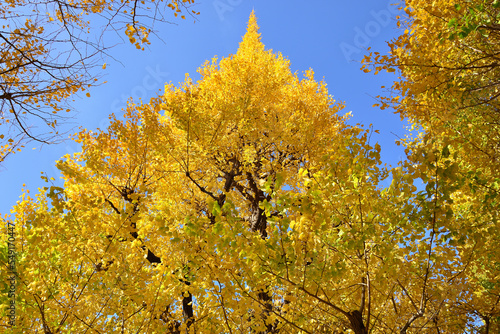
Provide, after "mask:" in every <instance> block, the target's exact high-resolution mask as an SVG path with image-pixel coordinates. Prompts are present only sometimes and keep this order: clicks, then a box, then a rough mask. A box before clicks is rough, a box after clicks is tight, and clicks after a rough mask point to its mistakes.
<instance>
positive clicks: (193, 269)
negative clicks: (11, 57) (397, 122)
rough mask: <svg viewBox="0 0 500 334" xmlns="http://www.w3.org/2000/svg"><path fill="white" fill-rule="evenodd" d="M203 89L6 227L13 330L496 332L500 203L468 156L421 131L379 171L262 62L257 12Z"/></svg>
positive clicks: (307, 89)
mask: <svg viewBox="0 0 500 334" xmlns="http://www.w3.org/2000/svg"><path fill="white" fill-rule="evenodd" d="M409 12H410V13H411V11H409ZM404 36H406V37H402V38H408V35H407V34H406V35H404ZM376 59H378V58H376ZM384 59H385V58H384ZM377 61H378V60H377ZM397 68H398V69H401V68H400V67H397ZM199 73H200V74H201V78H200V79H199V80H198V81H197V82H194V81H193V80H192V79H191V78H190V77H189V75H186V79H185V81H184V82H183V83H181V84H180V85H179V86H174V85H166V87H165V92H164V94H163V95H161V96H159V97H158V98H154V99H151V101H149V103H144V104H133V103H132V102H131V103H129V105H128V108H127V110H126V112H125V116H124V118H123V119H118V118H115V117H114V116H111V118H112V122H111V125H110V126H109V127H108V129H106V130H102V131H101V130H98V131H95V132H92V131H86V130H84V131H82V132H80V133H78V134H77V135H76V136H75V138H74V140H76V141H77V142H78V143H81V145H82V151H81V152H79V153H76V154H74V155H71V156H70V155H67V156H65V157H64V158H63V159H62V160H60V161H59V162H58V168H59V169H60V170H61V172H62V174H63V178H64V186H63V187H56V186H54V185H52V186H51V185H50V182H51V181H50V180H47V182H48V183H49V184H48V185H47V187H46V188H44V189H40V191H39V193H38V194H37V195H35V197H33V196H32V195H30V194H29V192H28V191H25V192H24V194H23V196H22V198H21V200H20V201H19V202H18V204H17V205H16V206H15V207H14V208H13V210H12V217H11V218H10V219H11V220H8V219H7V220H6V223H7V224H8V223H10V224H14V225H15V230H16V235H17V239H16V240H17V244H16V247H17V249H18V257H17V270H18V276H17V277H16V279H17V281H18V295H17V299H16V307H17V317H16V327H15V330H18V331H19V332H37V331H38V332H40V331H44V332H45V333H56V332H67V333H81V332H85V331H89V332H90V331H93V332H99V333H113V332H123V333H129V332H130V333H132V332H135V333H355V334H368V333H417V332H419V333H435V332H440V333H462V332H466V331H468V330H470V329H471V328H477V327H478V324H482V323H481V322H483V324H484V326H483V329H485V330H486V331H488V330H489V331H490V332H492V331H495V330H496V329H498V321H497V320H496V319H497V317H498V315H499V311H500V310H499V309H498V296H499V289H498V287H497V280H498V274H499V271H498V266H497V263H498V251H497V250H496V248H495V245H496V244H495V242H496V241H497V240H498V237H499V235H498V229H497V228H496V227H497V220H498V217H497V211H498V209H494V210H489V211H488V209H491V208H494V205H495V203H496V202H495V201H496V197H494V196H493V195H492V193H490V192H489V191H488V189H485V188H484V187H480V186H479V183H478V181H477V180H476V181H474V182H476V183H474V182H473V180H474V179H473V176H474V175H472V176H470V175H469V174H467V173H466V172H464V170H465V169H464V168H465V162H463V160H461V155H462V154H463V151H461V147H460V146H454V144H453V142H451V141H450V140H449V139H448V138H447V137H446V136H445V137H438V138H435V137H432V132H431V131H429V132H424V131H422V132H421V133H419V134H417V135H416V139H407V140H403V141H402V144H403V145H406V148H407V154H408V158H407V160H405V161H403V162H402V163H401V165H400V166H398V167H395V168H392V169H389V168H387V167H385V166H382V165H381V161H380V149H381V148H380V146H379V145H378V144H372V143H370V135H371V131H370V130H365V129H362V128H360V127H357V126H350V125H348V124H346V120H347V117H348V116H340V115H338V112H339V111H340V110H341V109H342V108H343V104H342V103H339V102H336V101H335V100H334V99H333V97H332V96H331V95H330V94H329V93H328V90H327V88H326V83H324V82H322V81H319V82H318V81H316V80H315V79H314V72H313V71H312V70H311V69H309V70H307V71H305V72H304V76H303V78H300V77H299V75H297V74H294V73H291V71H290V65H289V61H288V60H287V59H286V58H285V57H284V56H282V55H281V54H280V53H274V52H272V51H271V50H266V49H265V47H264V45H263V44H262V42H261V38H260V33H259V28H258V25H257V21H256V17H255V15H254V13H253V12H252V14H251V15H250V19H249V22H248V28H247V32H246V34H245V36H244V37H243V40H242V41H241V43H240V46H239V49H238V51H237V52H236V54H234V55H231V56H228V57H226V58H222V59H220V60H219V59H213V60H212V61H207V62H206V63H205V64H204V65H203V66H202V67H201V68H200V69H199ZM415 117H416V116H415ZM418 124H420V123H418ZM422 126H423V125H422ZM424 130H427V129H426V128H425V127H424ZM388 178H390V180H391V181H392V183H391V184H390V186H388V187H385V188H384V187H382V185H381V181H383V180H385V179H388ZM418 182H421V183H423V186H421V187H417V185H418ZM487 212H489V213H487ZM478 213H481V215H478ZM2 261H4V262H5V260H4V259H2ZM1 270H2V277H5V276H6V275H3V274H4V271H5V266H2V267H1ZM2 305H4V306H5V307H4V309H3V310H5V312H6V307H7V305H8V304H6V303H4V304H2ZM5 314H7V313H5ZM0 321H1V322H0V325H5V326H7V324H8V318H7V317H6V316H3V317H2V318H1V320H0Z"/></svg>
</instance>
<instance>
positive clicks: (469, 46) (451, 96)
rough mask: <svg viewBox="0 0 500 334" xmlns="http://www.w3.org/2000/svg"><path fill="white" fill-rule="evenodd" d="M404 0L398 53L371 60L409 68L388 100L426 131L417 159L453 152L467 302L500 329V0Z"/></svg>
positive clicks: (414, 153)
mask: <svg viewBox="0 0 500 334" xmlns="http://www.w3.org/2000/svg"><path fill="white" fill-rule="evenodd" d="M405 5H406V9H405V10H406V17H401V18H400V19H399V23H398V24H399V26H400V27H401V28H402V29H404V33H403V34H401V36H399V37H398V38H397V39H395V40H394V41H392V42H391V43H389V46H390V52H389V54H380V53H377V52H372V53H370V54H369V55H367V56H366V57H365V60H364V62H365V65H364V66H363V67H364V69H365V71H370V70H371V69H374V70H375V72H376V73H377V72H378V71H381V70H387V71H390V72H395V71H398V73H399V75H400V76H399V79H398V80H396V81H395V82H394V85H393V86H392V91H391V92H392V95H387V96H381V97H380V100H381V102H380V105H381V107H382V108H385V107H388V106H392V107H393V108H394V109H395V110H396V112H397V113H399V114H400V115H401V117H402V118H408V119H409V120H410V121H411V122H412V124H413V125H414V128H415V129H418V130H419V131H421V132H422V133H421V134H420V135H418V136H417V137H416V138H414V139H412V140H406V141H405V143H404V144H405V145H406V147H407V152H408V154H409V160H408V162H407V164H408V166H409V167H408V168H410V169H411V168H412V167H411V166H412V165H414V164H417V165H420V166H423V165H431V164H434V165H436V164H435V163H434V162H433V160H435V159H436V158H437V157H438V156H440V155H441V156H443V155H444V156H447V158H446V159H450V158H452V160H450V162H449V163H448V166H447V168H445V169H443V167H441V168H438V172H439V171H441V172H443V171H445V170H446V169H448V172H447V173H446V174H445V175H443V176H445V177H446V178H448V179H449V182H451V183H454V185H453V187H452V188H451V189H450V191H449V194H448V196H449V199H448V202H449V203H450V204H449V211H450V212H449V216H452V217H453V219H454V220H455V223H458V224H459V225H457V228H458V229H459V231H460V233H459V232H458V231H456V232H454V233H455V234H456V235H455V236H453V238H452V239H451V240H454V241H455V242H457V244H456V251H457V252H458V253H460V257H457V259H456V260H455V261H463V264H464V265H466V266H467V268H468V269H469V272H468V273H467V275H466V277H467V283H468V284H470V286H471V291H470V292H469V295H468V296H467V298H464V299H463V300H461V301H460V307H459V309H460V312H463V313H467V314H471V315H474V316H475V317H476V318H477V319H478V321H477V323H478V324H482V325H480V326H482V328H481V329H480V330H481V331H483V332H486V333H492V332H498V331H499V330H500V329H499V316H500V309H499V302H500V290H499V280H498V277H499V274H500V272H499V269H500V268H499V263H500V254H499V253H498V251H497V249H498V247H497V244H498V240H499V234H498V224H499V210H498V208H499V200H500V197H499V195H500V178H499V176H500V164H499V154H500V151H499V149H500V145H499V143H500V141H499V140H500V137H499V134H500V128H499V121H500V118H499V115H500V114H499V112H498V111H499V102H498V101H499V99H498V98H499V96H500V95H499V92H498V89H499V82H498V76H499V72H498V71H499V68H498V52H499V48H498V39H499V34H498V31H499V30H498V27H499V26H498V19H499V15H500V3H499V2H498V1H482V0H472V1H462V2H453V1H444V0H440V1H432V2H429V1H420V0H409V1H405ZM423 180H424V181H425V182H426V181H427V180H428V178H424V179H423ZM433 185H435V184H434V183H432V182H431V183H427V187H431V186H433ZM460 258H461V260H458V259H460ZM480 326H478V327H480ZM476 330H477V331H479V329H476Z"/></svg>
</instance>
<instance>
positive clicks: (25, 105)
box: [0, 0, 198, 162]
mask: <svg viewBox="0 0 500 334" xmlns="http://www.w3.org/2000/svg"><path fill="white" fill-rule="evenodd" d="M193 4H194V0H183V1H180V0H179V1H178V0H172V1H170V0H166V1H156V2H155V1H139V0H116V1H113V0H111V1H88V0H77V1H66V0H55V1H26V0H13V1H3V2H2V3H1V4H0V18H1V19H2V26H1V27H0V162H1V161H3V160H4V159H5V157H6V156H7V155H9V154H11V153H14V152H16V151H18V150H20V149H21V147H22V145H23V144H24V143H26V142H27V141H29V140H35V141H38V142H42V143H48V142H50V141H53V140H54V139H57V138H58V136H57V131H58V129H59V126H58V125H59V124H58V122H59V123H60V122H61V120H64V118H65V116H64V115H65V114H66V112H69V111H72V108H71V104H70V103H68V102H69V98H70V97H71V96H73V95H74V94H76V93H78V92H83V91H88V89H89V87H91V86H94V85H97V84H101V83H102V82H101V81H100V80H99V78H100V77H99V72H98V71H97V68H100V67H102V66H103V63H104V62H105V61H103V58H104V57H105V56H108V55H109V49H110V48H111V47H112V46H113V45H112V44H110V42H109V37H108V35H110V34H109V33H110V32H116V33H118V34H119V37H120V38H122V35H121V34H122V33H123V32H124V33H125V35H126V37H127V39H128V40H129V41H130V43H132V44H133V45H135V47H136V48H138V49H143V50H144V45H146V44H149V35H150V34H152V33H154V31H152V28H151V27H152V26H153V25H154V23H155V22H165V21H168V20H169V16H170V15H169V14H170V13H172V14H173V15H172V17H178V16H179V17H182V18H183V19H184V18H185V17H186V15H191V16H195V15H196V14H198V13H197V12H195V11H194V10H193V9H190V7H191V6H192V5H193ZM114 44H116V43H114ZM104 67H105V64H104ZM86 94H87V95H88V96H89V93H88V92H87V93H86Z"/></svg>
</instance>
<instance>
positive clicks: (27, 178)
mask: <svg viewBox="0 0 500 334" xmlns="http://www.w3.org/2000/svg"><path fill="white" fill-rule="evenodd" d="M393 2H395V1H394V0H389V1H386V0H380V1H369V0H363V1H362V0H351V1H335V0H321V1H320V0H318V1H308V2H306V1H284V0H275V1H264V0H254V1H251V0H208V1H203V2H201V3H199V4H198V5H196V6H195V7H194V9H196V10H198V11H200V12H201V13H200V15H199V16H198V17H197V21H196V22H194V23H193V20H192V19H189V18H188V19H186V20H185V21H179V20H174V19H173V20H172V21H173V22H175V23H178V24H160V25H157V26H156V29H157V30H158V36H159V37H160V38H161V39H162V40H163V41H160V40H159V39H158V38H151V42H152V44H151V45H150V46H149V48H146V50H145V51H139V50H136V49H135V48H134V47H133V46H132V45H128V42H127V44H123V45H118V46H117V47H115V48H114V49H112V50H111V51H110V54H111V55H112V56H113V57H114V58H116V59H117V60H119V61H120V62H117V61H115V60H113V59H104V60H103V63H104V62H106V63H107V68H106V70H104V80H106V81H107V83H106V84H104V85H102V86H99V87H94V88H92V89H91V90H90V94H91V97H90V98H87V97H85V96H84V95H83V94H82V95H81V96H80V97H77V98H76V102H75V103H74V104H73V106H74V107H75V109H76V110H77V111H78V113H77V114H76V115H75V117H74V119H73V120H71V122H72V123H71V124H67V125H65V126H64V127H63V128H62V130H64V131H70V130H71V129H72V130H71V131H70V133H74V132H76V131H77V130H78V127H80V126H81V127H82V128H86V129H96V128H98V127H100V128H104V127H106V126H107V124H108V116H109V114H111V113H115V114H116V115H118V116H119V115H120V114H121V113H122V111H121V108H122V107H124V106H125V105H126V100H127V99H128V98H130V97H132V98H134V99H139V98H143V99H146V100H148V99H149V98H150V97H152V96H155V95H156V94H157V93H159V92H160V90H162V89H163V86H164V83H165V82H172V83H174V84H177V83H178V82H181V81H183V80H184V76H185V73H189V74H190V75H191V76H192V77H194V78H196V77H197V76H196V69H197V68H198V67H199V66H200V65H201V64H203V62H204V61H205V60H207V59H211V58H213V57H214V56H218V57H219V58H221V57H225V56H228V55H229V54H234V53H235V52H236V50H237V48H238V44H239V42H240V41H241V37H242V36H243V35H244V33H245V30H246V23H247V21H248V17H249V15H250V12H251V11H252V9H254V10H255V15H256V16H257V19H258V24H259V26H260V33H261V34H262V41H263V43H264V44H265V46H266V48H267V49H273V50H274V51H275V52H278V51H279V52H281V53H282V54H283V55H284V56H286V57H288V59H289V60H290V61H291V67H292V71H297V72H298V73H299V74H301V73H302V72H303V71H305V70H307V69H309V68H312V69H313V70H314V71H315V77H316V79H321V78H324V80H325V82H326V83H327V84H328V89H329V93H330V94H331V95H333V96H334V98H335V99H336V100H337V101H344V102H345V104H346V108H345V109H344V110H343V112H349V111H351V112H352V118H351V120H350V121H349V123H351V124H356V123H360V124H363V125H364V126H365V127H367V126H369V124H373V128H374V129H378V130H380V134H375V133H374V134H373V136H372V139H371V140H372V142H373V143H375V142H379V144H380V145H381V146H382V154H381V156H382V159H383V161H384V162H386V163H389V164H393V165H395V164H396V163H397V161H399V160H400V159H401V158H402V156H403V155H404V153H403V151H402V149H401V148H400V147H397V146H396V145H395V144H394V141H395V140H396V139H397V136H400V137H403V136H404V134H405V128H404V126H405V124H404V123H403V122H401V121H400V118H399V116H398V115H394V114H393V113H392V111H391V110H380V109H378V108H373V107H372V105H373V104H374V103H375V100H374V97H375V96H377V95H379V94H381V93H382V90H381V88H380V87H381V86H382V85H385V86H387V87H390V86H391V83H392V81H393V80H396V79H397V78H396V76H395V75H394V74H384V73H380V74H379V75H377V76H374V75H373V74H366V73H363V72H362V71H361V70H360V67H361V65H360V63H359V61H360V60H361V59H362V57H363V54H364V48H367V47H371V48H372V50H377V51H380V52H386V51H387V50H388V48H387V44H386V41H389V40H391V39H392V38H394V37H395V36H397V35H398V33H399V31H398V29H397V28H396V21H395V16H396V15H397V10H396V7H395V6H391V3H393ZM124 37H125V36H124ZM78 150H79V146H78V145H77V144H76V143H74V142H72V141H70V140H67V141H65V142H63V143H59V144H55V145H44V146H42V147H41V146H40V145H39V144H37V143H29V144H28V145H26V148H24V151H22V152H21V153H17V154H15V155H12V156H10V157H9V158H8V159H7V160H6V161H5V162H4V163H3V164H2V166H0V184H1V185H2V191H1V194H0V213H1V214H2V215H3V214H6V213H9V211H10V209H11V208H12V206H13V205H14V204H15V203H16V201H17V200H18V198H19V196H20V195H21V188H22V185H23V183H25V184H26V187H27V188H28V189H30V192H31V193H32V194H33V193H36V191H37V188H38V187H43V186H45V185H46V183H45V182H43V181H42V180H41V179H40V175H41V172H44V173H46V175H48V176H51V177H54V178H56V179H58V178H59V175H58V172H57V169H56V168H55V161H56V160H58V159H60V158H61V157H62V156H63V155H65V154H68V153H73V152H77V151H78Z"/></svg>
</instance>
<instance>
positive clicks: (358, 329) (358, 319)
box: [347, 310, 368, 334]
mask: <svg viewBox="0 0 500 334" xmlns="http://www.w3.org/2000/svg"><path fill="white" fill-rule="evenodd" d="M347 318H348V319H349V322H350V323H351V329H352V330H353V331H354V333H355V334H368V331H367V330H366V327H365V324H364V323H363V315H362V314H361V312H360V311H358V310H355V311H352V312H349V313H348V314H347Z"/></svg>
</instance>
